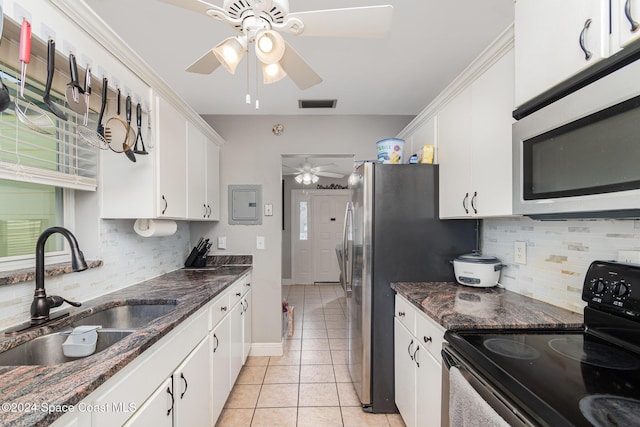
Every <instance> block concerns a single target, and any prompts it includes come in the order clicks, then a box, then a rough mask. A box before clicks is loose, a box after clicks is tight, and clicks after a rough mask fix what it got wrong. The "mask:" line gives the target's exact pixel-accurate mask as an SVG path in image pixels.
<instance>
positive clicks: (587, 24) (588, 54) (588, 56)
mask: <svg viewBox="0 0 640 427" xmlns="http://www.w3.org/2000/svg"><path fill="white" fill-rule="evenodd" d="M590 26H591V18H589V19H587V20H586V21H585V22H584V27H582V31H580V49H582V51H583V52H584V60H585V61H588V60H590V59H591V56H592V55H593V54H592V53H591V51H590V50H588V49H587V48H586V46H585V45H584V35H585V34H586V33H587V29H589V27H590Z"/></svg>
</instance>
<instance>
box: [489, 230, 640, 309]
mask: <svg viewBox="0 0 640 427" xmlns="http://www.w3.org/2000/svg"><path fill="white" fill-rule="evenodd" d="M516 241H525V242H526V243H527V264H526V265H520V264H516V263H515V262H514V252H513V248H514V243H515V242H516ZM481 248H482V252H483V253H484V254H487V255H494V256H496V257H498V258H499V259H500V260H501V261H502V263H503V264H506V265H507V267H506V268H505V269H504V270H502V274H501V280H500V283H501V284H502V286H504V287H505V288H507V289H509V290H512V291H514V292H518V293H521V294H524V295H527V296H531V297H533V298H536V299H540V300H543V301H546V302H549V303H551V304H554V305H557V306H560V307H564V308H567V309H569V310H573V311H577V312H581V311H582V309H583V307H584V302H583V301H582V300H581V293H582V282H583V280H584V274H585V273H586V271H587V268H588V267H589V264H590V263H591V261H594V260H598V259H600V260H614V259H616V258H617V252H618V250H621V249H622V250H638V249H639V248H640V221H639V220H590V221H580V220H572V221H535V220H532V219H529V218H499V219H485V220H483V225H482V237H481Z"/></svg>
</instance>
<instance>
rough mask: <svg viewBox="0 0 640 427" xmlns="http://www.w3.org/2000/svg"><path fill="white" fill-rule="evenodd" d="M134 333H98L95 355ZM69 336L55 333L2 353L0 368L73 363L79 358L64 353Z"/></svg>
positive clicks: (0, 354) (114, 331) (115, 331)
mask: <svg viewBox="0 0 640 427" xmlns="http://www.w3.org/2000/svg"><path fill="white" fill-rule="evenodd" d="M131 332H133V331H117V330H111V331H102V330H99V331H98V342H97V345H96V351H95V352H94V354H95V353H98V352H100V351H102V350H104V349H106V348H108V347H110V346H112V345H113V344H115V343H117V342H118V341H120V340H121V339H123V338H124V337H126V336H127V335H129V334H130V333H131ZM67 337H68V335H63V334H61V333H54V334H49V335H45V336H42V337H38V338H35V339H33V340H31V341H27V342H25V343H24V344H21V345H19V346H17V347H14V348H12V349H10V350H7V351H3V352H2V353H0V366H21V365H56V364H58V363H65V362H72V361H74V360H78V359H79V358H74V357H66V356H65V355H64V353H63V352H62V343H64V342H65V340H66V339H67Z"/></svg>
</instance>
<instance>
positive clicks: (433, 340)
mask: <svg viewBox="0 0 640 427" xmlns="http://www.w3.org/2000/svg"><path fill="white" fill-rule="evenodd" d="M415 322H416V335H415V336H416V338H417V339H418V341H419V342H420V344H421V345H422V346H423V347H424V348H426V349H427V350H428V351H429V352H430V353H431V354H432V355H433V357H435V358H436V360H440V350H442V343H443V342H444V332H445V329H444V328H443V327H442V326H441V325H440V324H438V323H437V322H436V321H435V320H433V319H431V318H429V317H427V316H426V315H424V314H422V313H416V320H415Z"/></svg>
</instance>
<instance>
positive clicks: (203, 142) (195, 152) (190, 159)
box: [187, 123, 209, 219]
mask: <svg viewBox="0 0 640 427" xmlns="http://www.w3.org/2000/svg"><path fill="white" fill-rule="evenodd" d="M206 150H207V138H206V136H204V134H203V133H202V132H200V131H199V130H198V128H196V126H195V125H193V124H192V123H187V217H188V218H189V219H206V218H207V215H208V214H209V209H208V208H207V180H206V171H207V155H206Z"/></svg>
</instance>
